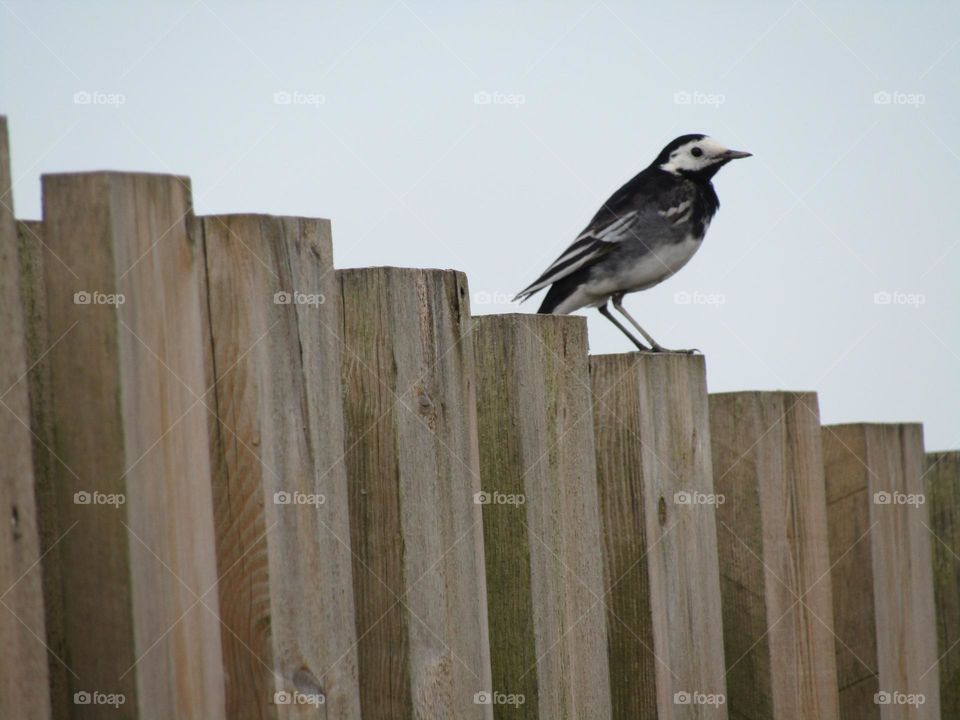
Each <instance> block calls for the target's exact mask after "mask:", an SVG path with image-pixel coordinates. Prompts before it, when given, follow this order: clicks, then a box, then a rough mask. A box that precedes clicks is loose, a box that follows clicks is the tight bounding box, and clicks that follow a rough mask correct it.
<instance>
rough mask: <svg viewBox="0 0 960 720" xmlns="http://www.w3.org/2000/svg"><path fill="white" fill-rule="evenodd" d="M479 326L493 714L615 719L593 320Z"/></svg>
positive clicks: (505, 320) (484, 320)
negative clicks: (597, 462)
mask: <svg viewBox="0 0 960 720" xmlns="http://www.w3.org/2000/svg"><path fill="white" fill-rule="evenodd" d="M473 322H474V336H473V339H474V356H475V358H476V365H477V407H478V414H477V421H478V425H479V428H480V475H481V478H482V484H483V493H484V494H483V495H482V496H481V497H480V498H479V500H480V501H481V502H482V503H483V526H484V540H485V542H484V552H485V556H486V567H487V589H488V598H489V612H490V646H491V647H490V651H491V664H492V670H493V686H492V689H493V691H494V696H493V699H494V700H495V704H494V717H498V718H519V717H525V718H540V717H543V718H565V717H571V718H573V717H584V718H585V717H598V718H605V717H609V716H610V707H611V705H610V675H609V672H608V666H607V654H606V635H607V633H606V615H605V604H604V598H603V597H602V594H601V593H602V590H601V588H602V587H603V567H602V565H601V564H600V563H598V562H597V560H598V558H599V555H600V551H601V540H600V519H599V515H598V513H597V504H598V497H597V480H596V471H595V467H594V452H593V415H592V411H591V400H590V392H591V391H590V377H589V368H588V364H587V327H586V322H585V321H584V319H583V318H572V317H559V316H553V315H487V316H484V317H477V318H474V321H473ZM520 698H522V699H523V701H524V702H523V703H522V704H520V703H519V700H520Z"/></svg>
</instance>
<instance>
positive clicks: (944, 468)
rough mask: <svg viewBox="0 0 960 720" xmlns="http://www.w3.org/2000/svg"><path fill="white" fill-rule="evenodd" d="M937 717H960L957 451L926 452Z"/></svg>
mask: <svg viewBox="0 0 960 720" xmlns="http://www.w3.org/2000/svg"><path fill="white" fill-rule="evenodd" d="M926 482H927V501H928V503H929V505H930V531H931V533H932V534H933V540H932V541H931V543H932V545H933V582H934V591H935V592H934V597H935V600H936V613H937V640H938V643H937V657H938V658H940V662H939V663H938V664H937V669H936V671H935V672H938V673H939V674H940V713H941V716H942V717H944V718H953V717H960V452H958V451H956V450H954V451H951V452H935V453H927V472H926Z"/></svg>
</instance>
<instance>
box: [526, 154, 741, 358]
mask: <svg viewBox="0 0 960 720" xmlns="http://www.w3.org/2000/svg"><path fill="white" fill-rule="evenodd" d="M745 157H750V153H748V152H742V151H740V150H729V149H727V148H725V147H724V146H723V145H721V144H720V143H718V142H717V141H716V140H714V139H713V138H710V137H707V136H706V135H681V136H680V137H678V138H677V139H676V140H674V141H672V142H671V143H669V144H668V145H667V146H666V147H665V148H663V150H661V151H660V154H659V155H657V158H656V160H654V161H653V162H652V163H650V166H649V167H647V168H646V169H645V170H643V171H641V172H640V174H638V175H637V176H636V177H634V178H633V179H632V180H630V181H629V182H628V183H627V184H626V185H624V186H623V187H622V188H620V189H619V190H617V191H616V192H615V193H614V194H613V195H611V196H610V199H608V200H607V201H606V202H605V203H604V204H603V207H601V208H600V210H599V211H598V212H597V214H596V215H594V217H593V220H591V221H590V224H589V225H587V227H586V229H584V231H583V232H582V233H580V235H578V236H577V238H576V240H574V241H573V244H572V245H570V247H568V248H567V249H566V250H565V251H564V252H563V254H562V255H560V257H558V258H557V259H556V260H555V261H554V262H553V264H552V265H550V267H548V268H547V269H546V270H544V271H543V274H542V275H541V276H540V277H538V278H537V279H536V280H535V281H534V282H533V283H531V284H530V285H528V286H527V287H526V288H524V289H523V290H521V291H520V292H519V293H518V294H517V296H516V297H515V298H514V300H517V299H520V300H526V299H527V298H528V297H530V296H531V295H533V294H534V293H536V292H537V291H539V290H542V289H543V288H545V287H547V286H548V285H549V286H550V289H549V290H548V291H547V294H546V296H545V297H544V299H543V303H542V304H541V305H540V309H539V310H538V311H537V312H540V313H554V314H557V315H565V314H567V313H571V312H573V311H575V310H579V309H580V308H583V307H595V308H597V309H598V310H600V313H601V314H602V315H603V316H604V317H606V318H607V319H608V320H609V321H610V322H612V323H613V324H614V325H616V326H617V327H618V328H619V329H620V331H621V332H622V333H623V334H625V335H626V336H627V337H628V338H630V340H631V341H632V342H633V343H634V344H635V345H636V346H637V347H638V348H639V349H640V350H653V351H655V352H693V351H692V350H667V349H666V348H664V347H663V346H661V345H660V344H659V343H658V342H657V341H656V340H654V339H653V338H652V337H651V336H650V334H649V333H648V332H647V331H646V330H644V329H643V328H642V327H640V324H639V323H638V322H637V321H636V320H634V319H633V318H632V317H631V316H630V314H629V313H628V312H627V311H626V310H625V309H624V307H623V296H624V295H626V294H627V293H632V292H637V291H638V290H646V289H647V288H651V287H653V286H654V285H657V284H659V283H661V282H663V281H664V280H666V279H667V278H668V277H670V276H671V275H673V274H674V273H675V272H677V271H678V270H679V269H680V268H682V267H683V266H684V265H686V264H687V262H688V261H689V260H690V258H691V257H693V254H694V253H695V252H696V251H697V250H699V249H700V244H701V243H702V242H703V237H704V235H705V234H706V232H707V228H708V227H709V226H710V221H711V220H712V219H713V216H714V213H716V212H717V209H718V208H719V207H720V201H719V200H718V199H717V193H716V192H715V191H714V189H713V183H712V182H710V180H711V179H712V178H713V176H714V175H716V174H717V171H718V170H720V168H722V167H723V166H724V165H726V164H727V163H728V162H730V161H731V160H736V159H737V158H745ZM611 300H612V301H613V307H614V309H615V310H617V311H618V312H620V314H621V315H623V316H624V317H625V318H626V319H627V320H628V321H629V322H630V324H631V325H633V327H634V328H636V329H637V331H638V332H639V333H640V334H641V335H642V336H643V337H644V339H646V341H647V342H648V343H650V347H647V346H646V345H644V344H643V343H642V342H640V341H639V340H638V339H637V338H636V337H635V336H634V335H633V334H632V333H631V332H630V331H628V330H627V329H626V328H625V327H624V326H623V325H622V324H621V323H620V321H619V320H617V319H616V318H615V317H614V316H613V315H612V314H611V313H610V309H609V308H608V307H607V303H608V302H609V301H611Z"/></svg>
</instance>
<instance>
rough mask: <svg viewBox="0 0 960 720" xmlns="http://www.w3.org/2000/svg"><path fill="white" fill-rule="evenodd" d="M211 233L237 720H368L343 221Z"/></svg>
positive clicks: (269, 222)
mask: <svg viewBox="0 0 960 720" xmlns="http://www.w3.org/2000/svg"><path fill="white" fill-rule="evenodd" d="M198 228H199V232H201V233H202V238H203V246H204V250H205V256H206V269H207V272H206V300H207V305H208V306H209V316H208V319H209V326H208V328H207V332H208V335H209V342H208V344H207V347H208V353H209V354H208V361H207V387H208V391H207V392H208V394H207V395H206V397H205V398H204V405H205V406H206V407H207V408H208V409H209V412H210V415H209V420H210V434H211V440H212V442H211V465H212V468H213V499H214V517H215V522H216V531H217V564H218V573H219V577H220V584H219V595H220V616H221V619H222V621H223V623H224V626H225V628H226V629H225V630H224V631H223V633H222V635H223V652H224V662H225V663H226V667H225V672H226V675H227V698H226V700H227V715H228V717H230V718H238V719H240V718H275V717H283V718H293V717H302V718H307V717H310V718H314V717H317V716H318V707H319V709H320V710H321V711H322V712H323V713H325V715H323V716H324V717H328V718H331V719H332V718H344V719H347V720H349V719H351V718H358V717H359V716H360V695H359V689H358V685H357V653H356V632H355V629H354V623H353V617H354V615H353V612H354V608H353V586H352V579H351V562H352V558H351V553H350V525H349V514H348V503H347V483H346V471H345V467H344V463H343V416H342V414H341V413H340V412H339V408H340V403H341V391H340V388H341V385H340V371H341V367H340V342H339V339H338V336H339V333H340V322H341V310H340V292H339V286H338V284H337V281H336V276H335V274H334V272H333V257H332V249H331V238H330V223H329V222H328V221H326V220H311V219H305V218H281V217H270V216H264V215H226V216H213V217H203V218H199V219H198ZM283 701H288V702H286V703H283ZM321 704H322V705H321Z"/></svg>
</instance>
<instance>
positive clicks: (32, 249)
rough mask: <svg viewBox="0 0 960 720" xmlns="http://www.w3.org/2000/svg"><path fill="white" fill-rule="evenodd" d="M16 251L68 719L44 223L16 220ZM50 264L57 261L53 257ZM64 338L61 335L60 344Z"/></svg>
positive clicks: (50, 637) (43, 548) (43, 568)
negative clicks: (53, 450) (52, 450)
mask: <svg viewBox="0 0 960 720" xmlns="http://www.w3.org/2000/svg"><path fill="white" fill-rule="evenodd" d="M17 241H18V246H17V253H18V257H19V261H20V287H21V300H22V302H23V311H24V331H25V337H26V342H27V365H28V367H29V368H30V372H29V373H28V374H27V377H26V382H27V387H28V388H29V392H30V429H31V439H32V441H33V468H34V470H33V472H34V477H35V479H36V489H35V495H36V500H37V526H38V531H39V534H40V557H41V561H40V566H39V569H38V571H40V572H41V574H42V580H43V603H44V616H45V618H46V620H45V626H46V637H45V638H44V642H45V643H46V645H47V648H48V649H49V652H48V653H47V674H48V677H49V684H50V693H49V694H50V705H51V715H52V717H56V718H62V717H69V715H70V711H71V707H72V706H73V698H72V697H71V696H70V692H69V691H70V682H69V679H68V677H67V676H68V674H69V672H70V671H69V670H68V669H67V666H66V664H65V663H64V660H63V657H64V652H65V646H64V639H63V633H62V630H63V627H64V623H63V613H64V609H63V588H62V586H61V559H60V543H59V542H58V541H59V539H60V538H61V536H62V535H63V532H64V530H66V528H64V527H62V526H61V524H60V522H59V518H58V517H57V512H56V497H57V488H56V485H55V478H56V469H55V467H54V466H55V465H56V464H57V463H58V460H57V459H56V458H55V457H54V455H53V453H52V452H51V448H52V447H53V445H54V443H55V442H56V440H55V436H54V434H53V420H52V413H53V404H52V403H53V398H52V396H51V393H50V357H49V353H48V351H49V349H50V347H51V345H52V341H51V340H50V338H49V337H48V334H47V290H46V282H45V281H44V269H43V265H44V258H45V256H46V255H48V252H47V250H46V249H45V248H44V242H43V223H42V222H39V221H36V220H29V221H28V220H24V221H18V222H17ZM53 262H56V261H55V260H53ZM68 337H69V333H67V335H66V336H64V337H62V338H60V340H61V342H62V341H64V340H66V339H67V338H68Z"/></svg>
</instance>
